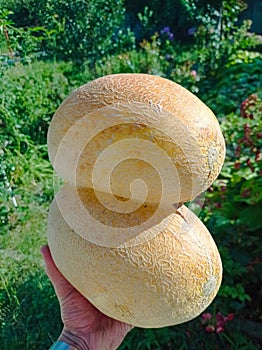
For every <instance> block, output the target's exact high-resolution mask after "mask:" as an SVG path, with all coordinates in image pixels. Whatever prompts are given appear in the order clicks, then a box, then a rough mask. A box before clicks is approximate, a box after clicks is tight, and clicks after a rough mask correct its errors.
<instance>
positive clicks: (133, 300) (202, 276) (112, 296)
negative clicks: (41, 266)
mask: <svg viewBox="0 0 262 350" xmlns="http://www.w3.org/2000/svg"><path fill="white" fill-rule="evenodd" d="M62 191H63V188H62ZM85 200H86V201H89V200H92V198H86V199H85ZM77 212H78V208H75V210H74V211H72V216H74V215H77ZM181 213H182V215H183V216H184V218H183V217H182V216H180V215H178V214H177V213H174V214H171V216H170V218H171V222H170V224H169V226H168V227H165V228H163V230H161V223H159V224H158V226H159V228H160V230H159V231H160V233H159V234H158V235H157V236H155V237H154V238H153V239H151V240H148V241H147V242H144V243H143V244H140V245H136V246H130V247H119V248H107V247H102V246H97V245H94V244H92V243H90V242H88V240H86V239H83V238H81V237H80V236H79V235H78V234H76V233H75V232H74V231H73V230H72V229H71V228H70V227H69V226H68V224H67V223H66V222H65V220H64V218H63V216H62V215H61V212H60V210H59V207H58V205H57V202H56V199H54V201H53V203H52V204H51V206H50V212H49V217H48V243H49V246H50V249H51V253H52V255H53V258H54V260H55V262H56V264H57V266H58V268H59V270H60V271H61V272H62V273H63V274H64V276H65V277H66V278H67V279H68V280H69V281H70V282H71V283H72V284H73V285H74V286H75V287H76V288H77V289H78V290H79V291H80V292H81V293H82V294H83V295H84V296H85V297H86V298H87V299H88V300H90V302H91V303H93V304H94V305H95V306H96V307H97V308H98V309H100V310H101V311H102V312H103V313H105V314H107V315H108V316H111V317H113V318H115V319H118V320H121V321H124V322H127V323H129V324H132V325H134V326H138V327H144V328H148V327H150V328H154V327H164V326H168V325H175V324H179V323H183V322H186V321H188V320H190V319H192V318H194V317H196V316H198V315H199V314H200V313H201V312H202V311H203V310H204V309H205V308H206V307H207V306H208V305H209V304H210V303H211V301H212V300H213V298H214V297H215V295H216V293H217V291H218V289H219V286H220V283H221V278H222V265H221V260H220V256H219V253H218V250H217V248H216V245H215V243H214V241H213V239H212V237H211V235H210V233H209V232H208V230H207V229H206V227H205V226H204V225H203V223H202V222H201V221H200V220H199V219H198V218H197V217H196V216H195V215H194V214H193V213H192V212H191V211H190V210H189V209H188V208H186V207H185V206H183V207H182V208H181ZM92 215H95V203H94V209H93V213H92ZM109 220H110V218H109ZM86 230H87V231H88V227H86ZM105 234H106V232H105Z"/></svg>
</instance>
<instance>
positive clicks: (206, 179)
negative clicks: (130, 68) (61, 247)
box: [48, 74, 225, 203]
mask: <svg viewBox="0 0 262 350" xmlns="http://www.w3.org/2000/svg"><path fill="white" fill-rule="evenodd" d="M48 150H49V156H50V160H51V162H52V164H53V166H54V168H55V170H56V171H57V173H58V174H59V175H60V176H61V177H63V178H64V179H65V180H66V181H68V182H70V183H75V184H76V185H77V186H79V187H90V188H95V189H97V190H99V191H102V192H106V193H112V194H114V195H118V196H121V197H125V198H133V199H134V200H137V201H140V202H143V201H146V202H150V203H160V202H161V201H162V202H163V203H180V202H186V201H190V200H192V199H193V198H195V197H196V196H197V195H198V194H199V193H201V192H203V191H205V190H206V189H207V188H208V187H209V186H210V185H211V184H212V183H213V181H214V180H215V178H216V177H217V176H218V174H219V172H220V170H221V167H222V164H223V161H224V156H225V143H224V139H223V136H222V133H221V131H220V128H219V124H218V121H217V119H216V118H215V116H214V114H213V113H212V111H211V110H210V109H209V108H208V107H207V106H206V105H205V104H204V103H203V102H201V101H200V100H199V99H198V98H197V97H196V96H195V95H193V94H192V93H190V92H189V91H188V90H186V89H184V88H183V87H182V86H180V85H178V84H176V83H174V82H172V81H169V80H167V79H164V78H161V77H157V76H152V75H147V74H116V75H109V76H106V77H102V78H99V79H97V80H94V81H92V82H90V83H88V84H86V85H84V86H82V87H80V88H79V89H77V90H76V91H75V92H73V94H72V95H71V96H70V97H68V98H67V99H66V100H65V101H64V103H63V104H62V105H61V106H60V108H59V109H58V110H57V112H56V113H55V115H54V118H53V119H52V122H51V124H50V128H49V132H48ZM137 179H140V182H139V181H137Z"/></svg>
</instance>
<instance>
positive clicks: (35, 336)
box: [0, 271, 259, 350]
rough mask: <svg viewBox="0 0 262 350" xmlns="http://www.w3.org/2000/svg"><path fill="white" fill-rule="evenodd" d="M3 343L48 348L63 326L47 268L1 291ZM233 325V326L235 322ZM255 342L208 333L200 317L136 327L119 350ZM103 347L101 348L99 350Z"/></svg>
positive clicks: (252, 349)
mask: <svg viewBox="0 0 262 350" xmlns="http://www.w3.org/2000/svg"><path fill="white" fill-rule="evenodd" d="M0 322H1V329H0V344H1V349H4V350H14V349H21V350H22V349H23V350H36V349H37V350H39V349H40V350H42V349H43V350H46V349H49V347H50V345H51V344H52V343H53V342H54V341H55V340H56V339H57V337H58V335H59V334H60V332H61V329H62V323H61V320H60V311H59V304H58V301H57V298H56V296H55V294H54V290H53V288H52V286H51V284H50V282H49V280H48V278H47V276H46V275H45V273H44V272H43V271H36V272H31V274H28V275H27V276H24V278H23V282H20V284H19V283H17V282H16V281H15V280H14V281H9V285H8V286H6V287H5V289H1V290H0ZM232 326H233V325H232ZM258 348H259V347H257V346H256V345H255V344H254V343H253V341H251V340H250V339H248V338H247V337H246V336H245V335H243V333H241V332H240V331H239V330H236V329H234V328H232V329H228V331H227V334H226V333H224V334H223V333H222V334H215V333H211V334H210V333H206V332H205V331H204V330H203V327H202V326H201V322H200V319H199V318H197V319H195V320H193V321H190V322H187V323H185V324H182V325H177V326H174V327H166V328H159V329H139V328H135V329H134V330H132V332H130V333H129V334H128V336H127V337H126V339H125V341H124V342H123V343H122V345H121V346H120V348H119V350H151V349H152V350H199V349H204V350H210V349H212V350H216V349H217V350H224V349H227V350H229V349H230V350H239V349H241V350H257V349H258ZM98 350H100V349H98Z"/></svg>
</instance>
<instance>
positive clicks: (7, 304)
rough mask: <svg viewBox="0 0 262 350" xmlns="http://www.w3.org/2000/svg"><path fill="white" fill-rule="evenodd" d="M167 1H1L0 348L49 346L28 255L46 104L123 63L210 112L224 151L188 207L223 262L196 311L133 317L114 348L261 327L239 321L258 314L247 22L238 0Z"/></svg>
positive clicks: (49, 306)
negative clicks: (140, 323)
mask: <svg viewBox="0 0 262 350" xmlns="http://www.w3.org/2000/svg"><path fill="white" fill-rule="evenodd" d="M132 3H133V2H132ZM172 4H173V1H171V0H168V1H166V2H165V4H164V5H163V1H159V2H158V1H152V2H147V1H142V2H141V4H140V5H136V6H137V7H136V6H135V5H134V4H133V5H132V4H131V2H130V1H126V8H125V3H124V1H117V0H114V1H101V0H91V1H88V2H85V1H72V0H69V1H65V0H57V1H54V0H48V1H42V0H41V1H38V2H37V1H34V0H23V1H22V0H8V1H6V0H0V8H1V10H0V35H1V37H0V50H1V55H0V84H1V91H0V98H1V104H0V161H1V169H0V193H1V197H0V230H1V235H0V243H1V251H0V256H1V266H0V271H1V280H0V324H1V331H0V339H1V344H2V347H3V348H4V349H14V348H21V349H22V348H23V349H27V348H28V349H29V348H30V349H39V348H48V346H49V345H50V343H52V341H53V340H54V339H55V338H56V337H57V335H58V333H59V329H58V327H59V325H60V321H59V312H58V305H57V301H56V298H55V296H54V293H53V291H52V289H51V287H50V284H49V283H48V282H47V279H46V277H45V276H44V273H43V272H42V270H41V269H40V268H39V266H40V264H41V263H40V258H39V256H38V249H39V246H40V245H41V244H43V243H44V242H45V239H46V238H45V222H46V215H47V208H48V205H49V203H50V201H51V200H52V198H53V195H54V188H55V187H56V185H57V181H59V180H57V179H56V178H55V177H54V173H53V170H52V168H51V165H50V162H49V160H48V156H47V147H46V135H47V129H48V125H49V122H50V120H51V118H52V115H53V113H54V112H55V110H56V108H57V107H58V106H59V104H60V103H61V102H62V100H63V99H64V98H65V97H66V96H67V95H68V94H69V93H70V91H72V90H73V89H74V88H76V87H78V86H80V85H82V84H84V83H86V82H87V81H89V80H92V79H95V78H97V77H99V76H102V75H106V74H111V73H126V72H130V73H136V72H141V73H149V74H156V75H160V76H163V77H166V78H169V79H171V80H174V81H176V82H178V83H180V84H182V85H183V86H185V87H186V88H188V89H189V90H191V91H192V92H194V93H196V94H197V95H198V96H199V97H200V98H201V99H202V100H203V101H204V102H205V103H206V104H207V105H208V106H209V107H210V108H211V109H212V110H213V111H214V112H215V114H216V115H217V116H218V119H219V121H220V124H221V128H222V130H223V134H224V137H225V140H226V145H227V154H226V160H225V164H224V167H223V169H222V172H221V174H220V176H219V178H218V179H217V180H216V181H215V183H214V184H213V186H212V187H211V188H210V189H209V190H208V191H207V192H206V193H205V200H204V205H203V203H202V204H201V211H200V216H201V219H202V220H203V221H204V222H205V224H206V225H207V227H208V228H209V230H210V232H211V233H212V234H213V237H214V239H215V241H216V243H217V245H218V248H219V251H220V253H221V257H222V261H223V267H224V277H223V283H222V286H221V289H220V292H219V295H218V296H217V298H216V299H215V301H214V302H213V303H212V305H211V307H210V308H209V310H208V311H207V312H206V313H205V314H203V315H202V316H200V317H199V318H197V319H196V320H193V321H191V322H188V323H187V324H184V325H179V326H176V327H168V328H165V329H159V330H139V329H136V330H134V331H133V332H131V333H130V334H129V335H128V337H127V339H126V341H125V342H124V343H123V344H122V346H121V349H122V350H128V349H142V350H144V349H161V350H163V349H169V350H170V349H181V350H182V349H192V350H193V349H201V348H202V349H210V348H212V349H232V350H233V349H236V350H237V349H243V350H245V349H247V350H252V349H257V348H258V339H259V336H258V337H257V336H256V335H255V336H254V334H253V333H252V332H251V331H250V332H249V331H248V330H247V329H244V332H243V327H242V321H243V319H248V320H251V321H255V322H257V321H259V318H260V313H261V310H260V308H259V304H258V300H259V298H261V282H262V281H261V268H262V266H261V254H262V251H261V245H260V233H261V232H262V180H261V179H262V176H261V175H262V101H261V99H262V96H261V78H260V75H261V70H262V63H261V53H260V50H261V37H259V36H258V35H255V34H251V33H249V28H250V25H251V23H250V22H249V21H246V22H243V23H239V22H238V16H239V14H240V12H241V11H242V10H243V9H244V8H245V6H246V4H245V3H244V2H243V1H233V0H226V1H224V0H223V1H222V0H221V1H212V0H210V1H207V2H206V1H201V0H194V1H187V0H183V1H182V0H181V1H179V2H176V4H175V6H173V7H172V6H171V5H172ZM160 5H161V6H162V7H161V9H160ZM163 8H164V9H165V11H162V9H163ZM126 9H127V11H129V12H126ZM179 11H180V12H179ZM178 13H180V17H179V16H178ZM179 29H181V30H182V29H183V30H182V32H183V34H182V35H181V33H180V34H178V30H179ZM182 39H183V42H181V40H182ZM194 205H195V206H197V205H198V202H197V200H196V201H195V203H194ZM2 257H3V258H2ZM39 310H41V311H39ZM50 314H52V315H54V317H53V319H50V318H49V316H50ZM47 318H48V320H47ZM50 323H51V325H50ZM250 334H253V338H252V339H251V338H250V336H249V335H250Z"/></svg>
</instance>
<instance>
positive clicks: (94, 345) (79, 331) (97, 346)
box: [41, 246, 133, 350]
mask: <svg viewBox="0 0 262 350" xmlns="http://www.w3.org/2000/svg"><path fill="white" fill-rule="evenodd" d="M41 254H42V256H43V259H44V261H45V266H46V273H47V275H48V277H49V279H50V281H51V282H52V284H53V286H54V288H55V292H56V295H57V298H58V300H59V303H60V309H61V317H62V321H63V323H64V328H63V331H62V333H61V335H60V337H59V339H58V340H59V341H60V342H65V343H67V344H69V345H71V346H73V347H75V348H76V349H78V350H87V349H88V350H115V349H117V348H118V346H119V345H120V344H121V343H122V341H123V339H124V338H125V336H126V334H127V333H128V332H129V331H130V330H131V329H132V328H133V327H132V326H131V325H128V324H126V323H123V322H120V321H117V320H114V319H112V318H110V317H108V316H106V315H104V314H102V313H101V312H100V311H99V310H98V309H96V308H95V307H94V306H93V305H92V304H91V303H90V302H89V301H88V300H87V299H86V298H85V297H83V296H82V295H81V294H80V293H79V292H78V291H77V290H76V289H75V288H74V287H73V286H72V285H71V284H70V283H69V282H68V281H67V280H66V279H65V278H64V276H63V275H62V274H61V273H60V271H59V270H58V269H57V267H56V265H55V263H54V261H53V258H52V256H51V253H50V250H49V247H48V246H44V247H42V248H41Z"/></svg>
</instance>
